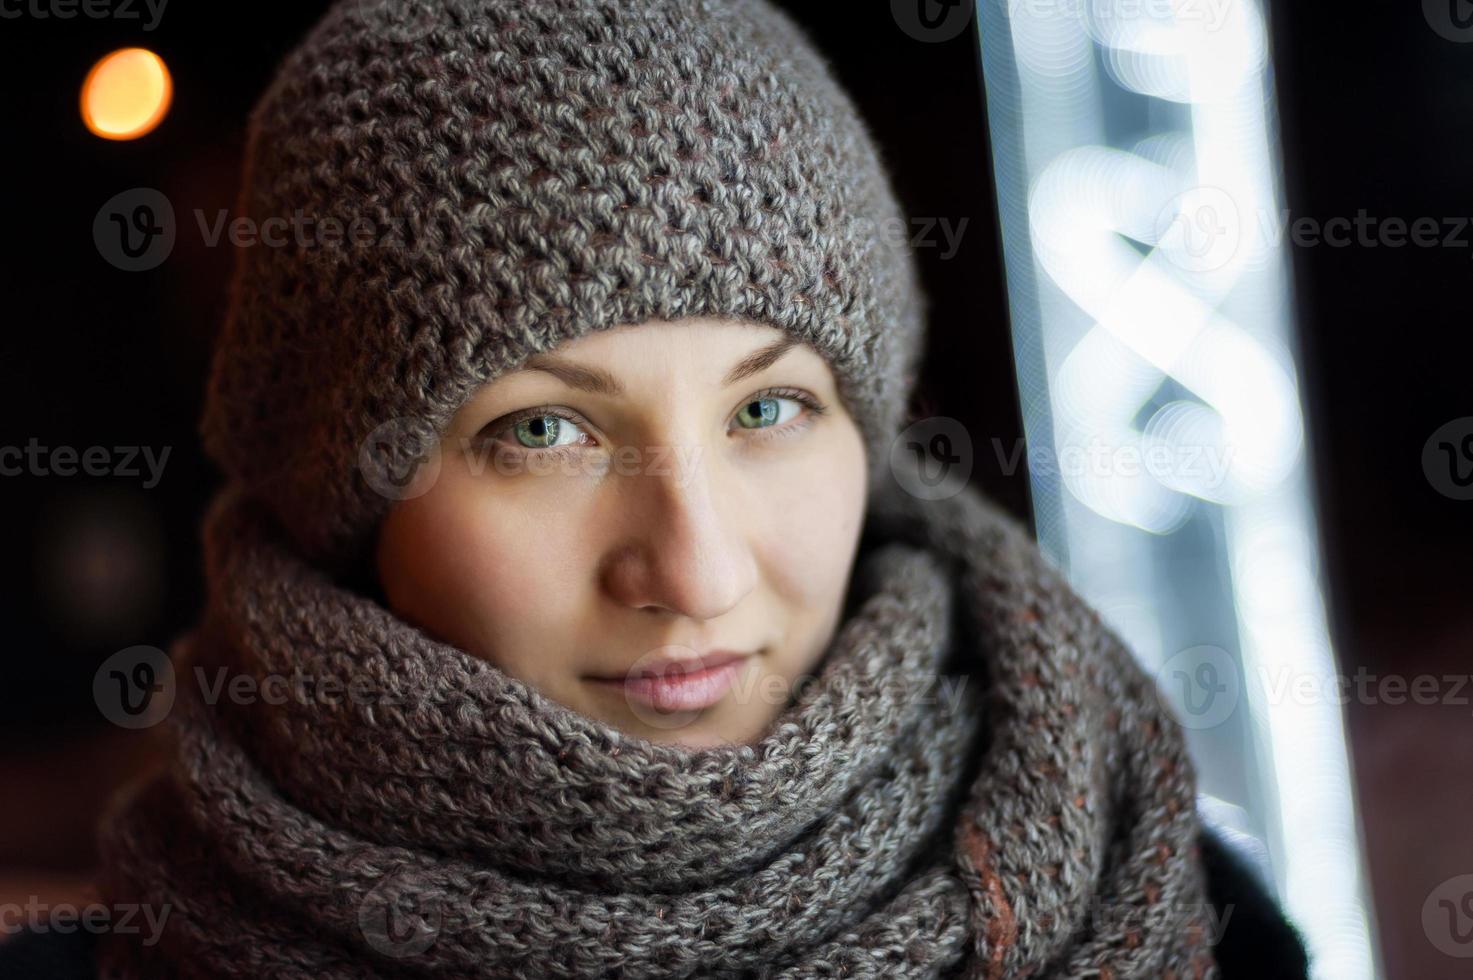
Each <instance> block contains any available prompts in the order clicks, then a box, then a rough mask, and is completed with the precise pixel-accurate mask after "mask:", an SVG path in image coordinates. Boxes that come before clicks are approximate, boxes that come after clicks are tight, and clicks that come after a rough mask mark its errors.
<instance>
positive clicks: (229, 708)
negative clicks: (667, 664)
mask: <svg viewBox="0 0 1473 980" xmlns="http://www.w3.org/2000/svg"><path fill="white" fill-rule="evenodd" d="M867 521H868V523H867V525H866V528H865V531H864V536H863V538H862V540H861V546H860V549H859V552H858V557H857V558H856V563H855V568H854V575H853V576H852V579H851V586H850V594H849V598H848V605H847V606H846V608H845V613H844V619H843V621H842V622H841V624H840V627H839V629H838V630H836V632H835V635H834V638H833V640H832V642H831V645H830V647H829V648H828V650H827V651H826V653H825V655H824V657H823V659H822V660H821V661H820V663H819V665H818V666H817V668H816V669H815V671H814V672H813V674H812V675H811V677H810V678H809V679H810V680H811V683H809V684H807V685H800V686H799V687H798V688H797V689H796V690H795V692H794V693H793V695H792V697H791V698H790V699H789V700H788V702H787V704H786V706H785V707H784V709H783V710H782V712H781V714H780V716H779V717H778V718H777V720H776V721H775V722H774V723H773V724H772V726H771V727H770V728H769V729H768V730H767V732H766V734H765V735H764V736H763V737H761V739H760V740H758V741H755V742H753V743H750V744H745V745H735V744H729V743H728V744H725V745H721V746H717V747H712V748H703V749H699V750H693V749H688V748H681V747H678V746H675V745H671V744H663V743H656V742H652V741H648V740H644V739H641V738H638V737H634V736H630V735H625V734H622V733H620V732H619V731H617V730H615V729H613V728H612V727H611V726H608V725H606V724H603V723H601V722H599V721H596V720H593V719H591V718H588V717H586V716H584V715H581V714H579V713H577V712H575V711H573V710H572V709H570V708H567V707H565V706H563V705H561V704H559V703H557V702H554V701H552V700H551V699H549V698H546V697H543V696H541V695H540V694H539V693H538V692H537V691H536V690H534V689H532V688H531V687H529V686H528V685H526V684H524V683H522V682H520V681H518V680H516V679H514V678H512V677H511V676H509V675H507V674H505V673H503V672H502V671H500V670H499V669H497V668H496V667H494V666H493V665H492V664H490V663H489V662H486V661H483V660H479V659H477V658H474V657H471V656H469V655H468V654H466V653H464V652H462V651H459V650H457V649H455V648H453V647H450V646H447V645H444V644H441V643H439V642H436V641H434V640H433V639H431V638H430V637H428V636H427V635H426V634H424V633H423V632H422V631H420V630H418V629H416V628H413V627H411V626H410V625H408V624H407V623H405V622H403V621H402V620H399V619H398V618H396V617H395V616H393V615H392V614H391V613H390V612H389V611H388V610H386V609H385V608H384V607H383V606H382V605H380V604H379V603H378V602H376V601H374V600H373V599H370V598H367V597H366V596H365V595H364V594H363V593H362V591H361V590H353V589H350V588H346V587H344V586H343V585H342V584H339V583H337V582H335V581H333V580H331V579H329V578H328V577H326V576H325V575H323V574H322V573H321V572H319V571H318V570H317V569H316V568H315V567H314V566H311V565H309V564H307V563H305V562H303V561H302V560H301V559H299V558H298V557H296V555H295V553H294V552H293V551H292V550H291V549H290V548H289V547H288V546H287V545H286V543H285V540H286V539H285V538H284V537H283V536H282V535H281V534H280V532H279V530H278V529H277V528H276V527H275V525H273V524H272V522H271V520H270V519H269V518H268V517H267V516H266V515H265V514H264V512H262V511H260V510H259V509H258V508H257V507H256V506H254V505H253V504H252V503H251V502H250V501H249V500H248V499H247V498H245V497H242V496H239V495H237V494H233V493H230V492H228V491H227V492H222V494H221V496H220V497H219V498H217V500H216V502H215V503H214V504H213V505H212V508H211V510H210V513H209V515H208V516H207V518H206V522H205V544H206V547H205V554H206V571H207V575H208V580H209V585H210V589H209V602H208V606H207V608H206V611H205V615H204V616H203V617H202V618H201V620H200V622H199V624H198V625H197V626H196V628H195V629H194V630H192V631H191V632H190V633H188V634H186V636H185V637H184V638H183V639H182V640H181V641H180V644H179V645H178V647H176V649H175V651H173V656H175V658H176V660H177V668H176V670H177V674H176V676H177V697H176V700H175V704H174V707H173V709H172V711H171V713H170V715H169V717H168V720H167V723H168V724H169V726H170V727H171V729H172V733H173V736H174V740H175V743H176V746H177V752H176V755H175V756H174V757H173V760H172V764H171V765H170V766H169V767H168V768H167V770H166V771H164V772H161V773H158V774H156V775H155V776H154V777H151V778H149V779H147V780H143V781H141V782H139V783H136V784H134V785H132V786H130V787H129V788H128V789H127V790H126V791H124V792H122V793H120V794H119V796H118V797H117V798H115V800H114V803H113V805H112V807H111V808H110V810H109V812H108V814H107V815H106V818H105V820H104V822H103V824H102V828H101V845H102V850H103V855H104V865H103V867H104V872H105V874H104V878H103V887H104V890H105V894H106V895H107V896H109V897H110V898H111V900H112V901H126V900H131V901H135V902H142V903H148V904H150V905H151V906H153V907H154V909H155V914H160V913H162V912H167V919H166V921H165V924H164V927H163V929H162V935H161V938H159V939H158V941H157V942H155V943H153V944H152V945H148V946H145V945H144V944H142V943H141V942H138V941H136V940H133V941H129V940H128V939H126V938H125V937H122V936H112V937H108V941H107V942H108V945H107V946H106V948H105V949H104V952H103V955H104V960H103V962H104V965H105V966H115V967H118V968H119V969H121V971H122V972H121V973H119V974H115V975H118V976H137V977H154V976H169V977H196V976H198V977H249V978H263V977H269V978H298V977H300V978H303V980H305V978H313V980H320V978H344V980H348V978H352V980H363V978H375V977H419V976H433V977H517V978H536V980H542V978H553V977H580V978H606V977H623V978H634V977H651V978H654V977H707V978H736V977H769V978H800V977H874V978H881V977H883V978H886V980H893V978H905V977H916V978H919V977H961V976H967V977H978V978H1001V977H1025V976H1026V977H1032V978H1041V977H1090V978H1095V977H1101V978H1123V977H1151V978H1159V977H1193V978H1202V977H1214V978H1215V977H1216V976H1217V975H1218V974H1217V966H1216V965H1215V963H1214V961H1213V957H1212V951H1211V948H1210V940H1209V938H1208V934H1207V933H1208V930H1207V925H1208V923H1209V921H1210V918H1209V917H1210V914H1211V912H1210V909H1209V906H1208V905H1207V904H1206V902H1207V900H1206V897H1205V884H1204V880H1203V872H1202V867H1201V861H1200V857H1199V854H1198V851H1197V836H1196V835H1197V833H1198V826H1199V824H1198V819H1197V815H1196V811H1195V809H1194V777H1193V773H1192V770H1191V767H1190V764H1189V762H1188V759H1187V756H1186V754H1185V751H1184V747H1183V743H1182V740H1181V738H1180V734H1179V732H1178V730H1177V728H1176V727H1175V725H1174V724H1173V723H1172V721H1171V720H1170V718H1169V717H1168V716H1167V715H1166V714H1165V712H1164V710H1163V709H1162V707H1161V705H1160V703H1159V701H1158V700H1157V697H1156V694H1155V689H1154V687H1153V686H1152V684H1151V682H1150V680H1149V678H1148V677H1147V676H1146V675H1145V674H1144V673H1143V672H1142V671H1141V670H1140V669H1139V668H1138V667H1137V666H1136V665H1135V662H1134V661H1133V659H1132V658H1131V656H1130V654H1129V653H1128V651H1127V650H1126V649H1125V648H1124V647H1123V646H1122V644H1121V642H1120V641H1119V640H1118V639H1117V638H1116V637H1115V635H1114V634H1113V633H1112V632H1111V631H1110V630H1109V629H1108V628H1106V627H1105V626H1104V625H1103V624H1102V623H1101V621H1100V619H1099V618H1098V617H1097V615H1096V614H1095V613H1094V612H1093V611H1092V610H1091V609H1090V608H1089V607H1088V606H1087V605H1086V604H1085V603H1084V602H1083V601H1082V600H1081V599H1080V598H1079V597H1078V596H1077V595H1076V594H1075V593H1073V592H1072V591H1071V590H1070V589H1069V587H1068V586H1067V585H1066V583H1065V582H1064V581H1063V579H1062V578H1061V576H1060V575H1059V573H1058V572H1057V571H1056V570H1055V569H1054V568H1053V567H1052V566H1051V565H1050V564H1049V563H1048V562H1046V561H1045V560H1044V559H1043V557H1042V556H1041V555H1040V553H1039V552H1038V550H1037V548H1036V546H1035V545H1034V543H1033V542H1032V540H1031V538H1030V537H1029V536H1028V534H1027V533H1026V530H1025V529H1024V528H1023V527H1022V526H1021V525H1020V524H1018V523H1017V522H1016V521H1015V520H1014V519H1013V518H1012V517H1011V516H1009V515H1007V514H1006V513H1005V512H1003V511H1001V510H1000V509H999V508H998V507H997V506H996V505H995V504H994V503H992V502H991V501H990V500H988V499H987V498H986V497H984V496H983V495H981V494H980V493H979V492H977V491H975V490H972V489H968V490H966V491H964V492H962V493H960V494H958V495H956V496H954V497H951V498H948V499H945V500H938V501H921V500H917V499H914V498H911V497H908V496H905V495H903V494H899V493H898V492H897V493H896V495H895V496H894V497H893V498H881V497H873V498H872V499H871V503H870V507H869V510H868V517H867ZM222 672H223V673H222ZM240 676H244V677H247V678H251V679H253V682H254V683H259V684H260V687H259V688H256V689H254V690H258V691H259V695H258V696H255V697H246V696H242V695H241V694H240V692H241V691H243V690H245V689H246V687H247V685H246V683H245V682H243V681H238V680H237V681H234V682H232V681H230V680H227V681H226V682H225V683H224V684H221V683H220V679H221V678H222V677H229V678H237V677H240ZM273 677H275V678H276V679H277V684H276V685H275V686H274V687H273V686H272V685H270V684H268V683H267V681H268V679H269V678H273ZM282 678H287V679H289V683H283V682H282V681H281V679H282ZM330 682H336V683H330ZM232 683H235V684H236V693H235V694H232V693H231V684H232ZM209 692H214V693H215V696H214V697H210V696H207V694H208V693H209ZM104 975H105V974H104Z"/></svg>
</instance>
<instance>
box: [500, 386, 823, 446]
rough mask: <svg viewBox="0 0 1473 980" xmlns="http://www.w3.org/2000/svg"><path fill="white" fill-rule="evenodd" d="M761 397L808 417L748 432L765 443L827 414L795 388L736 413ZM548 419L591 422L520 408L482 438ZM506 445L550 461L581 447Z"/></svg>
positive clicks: (556, 411) (566, 413) (770, 391)
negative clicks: (792, 405)
mask: <svg viewBox="0 0 1473 980" xmlns="http://www.w3.org/2000/svg"><path fill="white" fill-rule="evenodd" d="M764 398H791V399H792V400H793V401H795V402H798V403H799V404H801V405H802V406H803V407H805V408H807V409H808V411H809V412H810V413H811V414H810V415H807V416H805V417H803V418H802V419H797V420H793V421H789V422H786V423H784V424H783V425H769V426H762V427H761V428H758V429H752V430H749V431H751V432H752V433H753V435H752V437H751V438H753V439H757V440H760V441H762V442H767V441H770V440H772V439H784V438H787V437H788V436H792V435H797V434H798V433H799V432H802V431H804V430H805V429H807V428H808V427H809V426H810V425H812V424H813V420H814V418H816V417H819V416H822V415H824V414H826V413H827V412H828V407H827V406H825V405H824V404H823V403H822V402H820V401H819V400H818V399H817V398H815V397H813V396H812V395H810V394H809V393H808V392H806V391H803V390H801V389H798V388H764V389H762V390H761V391H758V392H755V393H754V394H752V395H751V396H750V397H748V398H746V399H745V400H744V401H743V402H742V404H741V405H738V406H737V411H741V409H742V407H743V406H745V405H748V404H750V403H751V402H755V401H761V400H762V399H764ZM549 416H550V417H552V418H559V419H565V420H566V421H569V422H572V423H573V424H574V425H578V426H590V427H591V425H592V423H590V422H589V421H588V420H587V419H585V418H584V417H583V416H582V415H579V414H578V413H577V412H574V411H571V410H569V409H564V408H559V407H558V406H556V405H540V406H538V407H536V408H528V409H523V410H522V411H520V412H517V413H515V414H513V415H510V416H508V417H507V419H506V421H505V422H503V423H501V424H500V425H499V426H498V427H497V429H496V431H494V432H491V433H489V434H488V435H486V436H485V438H488V439H495V438H496V437H498V436H501V435H505V434H506V433H508V432H510V431H511V430H512V429H514V428H516V426H517V425H518V424H520V423H522V422H525V421H527V420H528V419H540V418H547V417H549ZM509 445H511V446H512V447H513V449H514V451H516V452H522V453H527V454H529V455H534V454H535V455H543V456H549V457H553V458H561V457H565V456H571V455H572V454H573V453H575V452H577V451H578V450H579V449H580V448H581V447H579V446H576V445H575V446H548V447H544V448H537V447H533V446H523V445H521V444H519V443H509Z"/></svg>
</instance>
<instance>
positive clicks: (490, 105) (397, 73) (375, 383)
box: [200, 0, 924, 565]
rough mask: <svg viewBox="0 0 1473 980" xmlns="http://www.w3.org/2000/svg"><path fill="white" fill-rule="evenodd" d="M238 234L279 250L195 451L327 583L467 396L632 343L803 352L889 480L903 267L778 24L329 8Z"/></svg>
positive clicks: (254, 119)
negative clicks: (615, 336) (784, 334)
mask: <svg viewBox="0 0 1473 980" xmlns="http://www.w3.org/2000/svg"><path fill="white" fill-rule="evenodd" d="M239 210H240V212H241V213H242V214H243V215H245V216H246V217H248V218H250V219H252V221H254V222H255V225H256V227H257V228H259V229H260V231H261V237H262V242H263V243H262V244H259V245H256V246H254V247H249V248H244V249H242V250H241V251H240V252H239V253H238V260H237V265H236V271H235V276H234V280H233V283H232V295H231V302H230V309H229V313H228V316H227V318H226V322H225V325H224V328H223V331H222V333H221V336H220V338H219V340H218V343H217V347H216V352H215V358H214V363H213V372H212V377H211V379H210V382H209V387H208V391H207V394H206V405H205V411H204V415H203V418H202V421H201V423H200V433H201V435H202V436H203V439H204V442H205V446H206V449H207V451H208V452H209V454H210V455H211V456H212V457H213V458H214V460H215V461H216V462H217V463H218V464H219V465H220V466H221V467H222V469H223V470H224V471H225V473H226V475H227V476H228V477H229V478H230V479H232V480H234V481H238V482H239V483H240V484H241V485H242V487H243V488H244V490H245V491H246V492H247V493H249V494H252V495H254V496H256V497H259V498H260V499H262V500H263V501H264V502H265V503H266V504H267V505H268V506H269V507H270V508H271V510H272V511H273V512H274V513H275V515H276V517H277V518H278V519H279V520H280V521H281V523H282V524H283V526H284V527H285V528H286V529H287V531H288V532H289V534H290V535H291V537H292V539H293V540H294V542H295V544H296V545H297V546H298V547H299V548H301V549H302V551H303V553H304V554H306V555H308V556H309V557H311V558H312V559H313V560H316V561H319V562H322V563H324V564H329V565H332V564H337V563H344V562H349V561H355V560H358V559H361V558H362V557H363V556H364V555H366V553H367V551H366V549H367V546H368V544H369V543H370V542H371V540H372V537H373V531H374V528H375V526H376V524H377V521H378V519H379V518H380V517H381V516H382V515H383V514H384V513H385V512H386V511H387V510H388V509H389V507H390V506H392V504H393V503H394V500H395V495H394V492H393V488H394V487H395V486H403V485H404V484H405V482H406V481H407V476H406V474H410V473H412V472H413V467H414V466H415V465H416V462H417V461H420V460H422V459H423V458H424V457H425V456H426V455H427V454H428V452H429V451H430V450H431V449H432V448H433V447H434V445H435V444H436V443H437V441H438V438H439V433H440V432H442V431H443V428H444V426H445V425H446V424H447V423H448V422H449V420H450V418H451V417H452V416H453V415H454V413H455V412H456V410H457V409H458V408H459V407H460V406H461V405H462V404H463V403H464V402H465V401H466V400H467V399H468V398H469V396H470V395H471V394H472V393H473V392H474V391H475V389H476V388H477V387H479V386H480V385H482V384H483V383H485V382H487V381H489V380H491V379H492V378H495V377H497V376H498V375H500V374H503V373H505V372H507V371H509V370H513V369H514V368H516V367H517V366H518V365H519V364H520V363H521V362H523V361H524V360H525V359H526V358H528V357H530V356H531V355H533V354H535V353H537V352H539V351H544V350H548V349H550V348H553V347H555V346H556V345H558V344H560V343H562V342H563V341H566V340H570V339H573V338H575V337H578V336H580V335H583V334H586V333H588V332H589V331H591V330H597V329H600V328H605V327H611V326H614V325H618V324H626V323H639V322H643V321H646V320H676V319H681V318H684V317H692V316H705V317H717V318H744V319H749V320H754V321H758V322H762V323H767V324H771V325H773V326H776V327H778V328H781V329H783V330H786V331H789V332H791V333H792V334H794V335H796V336H797V337H798V338H799V339H801V340H802V341H805V342H808V343H810V344H812V345H813V347H814V348H816V349H817V350H818V352H819V353H820V354H822V355H823V356H824V357H825V358H826V359H827V360H828V362H829V363H830V365H831V366H832V368H833V370H834V374H835V378H836V380H837V384H838V388H839V392H840V395H841V397H842V398H843V400H844V402H845V404H846V407H847V408H848V410H849V411H850V413H851V414H852V415H853V416H854V418H855V420H856V421H857V422H858V424H859V426H860V428H861V430H862V431H863V433H864V435H865V440H866V445H867V447H868V452H869V463H870V472H871V481H872V488H873V485H874V483H873V481H875V480H878V479H880V478H881V475H882V474H883V473H884V472H885V471H886V470H887V460H888V453H889V446H890V443H891V441H892V439H893V437H894V436H895V434H896V433H897V432H898V430H899V428H900V426H901V424H902V423H903V413H904V411H905V407H906V402H907V396H908V394H909V391H910V388H911V385H912V382H913V380H914V374H915V368H916V365H917V362H918V359H919V356H920V351H921V344H922V322H923V314H924V304H923V299H922V296H921V293H920V289H919V287H918V284H917V280H916V272H915V266H914V260H913V256H912V255H911V254H910V253H909V251H908V248H907V246H906V245H905V244H904V242H900V241H896V240H894V238H893V237H892V236H887V235H885V234H883V233H881V231H880V230H881V229H884V228H886V227H890V228H893V227H896V225H895V222H896V221H897V220H898V219H899V218H900V211H899V207H898V205H897V202H896V200H895V198H894V196H893V194H892V191H891V189H890V186H889V180H888V178H887V176H886V173H885V168H884V166H883V164H882V161H881V159H880V157H879V155H878V153H877V151H876V148H875V146H874V143H873V141H872V139H871V138H870V135H869V133H868V131H867V129H866V127H865V125H864V123H863V121H862V120H861V118H860V116H859V115H858V113H857V111H856V110H855V108H854V106H853V104H852V103H851V102H850V100H849V99H848V98H847V96H846V95H845V94H844V93H843V92H842V90H841V89H840V88H839V86H838V84H837V83H836V82H835V80H834V79H833V77H832V74H831V73H830V71H829V69H828V67H827V65H826V64H825V62H824V61H823V59H822V58H821V57H820V55H819V54H818V53H817V52H816V51H815V50H814V49H813V47H812V46H811V44H810V43H809V42H808V41H807V39H806V38H805V37H804V36H803V34H802V33H801V31H800V29H799V28H798V27H797V26H796V24H795V23H794V22H793V21H791V20H790V19H789V17H788V16H787V15H786V14H784V13H782V12H781V11H779V10H777V9H776V8H774V7H773V6H771V5H770V4H769V3H768V2H765V0H340V2H338V3H337V4H335V5H334V6H333V8H332V9H331V10H330V11H329V12H328V14H327V15H326V16H325V17H324V18H323V20H322V21H321V22H320V23H319V24H318V25H317V26H316V27H315V28H314V29H313V31H312V32H311V33H310V35H309V36H308V37H307V39H306V40H305V41H304V42H303V43H302V44H301V45H300V46H299V47H298V48H296V49H295V50H294V51H293V52H292V53H291V54H290V55H289V56H288V57H287V58H286V59H285V61H284V62H283V63H282V65H281V66H280V68H279V70H278V73H277V75H276V77H275V79H274V81H273V83H272V84H271V86H270V87H269V89H268V90H267V91H266V93H265V94H264V96H263V97H262V98H261V100H260V102H259V103H258V104H257V106H256V107H255V109H254V110H253V113H252V115H251V119H250V130H249V142H248V147H247V152H246V161H245V179H244V187H243V189H242V194H241V199H240V203H239ZM289 228H290V229H291V230H290V231H288V229H289ZM268 237H269V239H270V242H269V243H268V242H267V239H268ZM386 476H387V477H388V478H389V480H388V482H387V483H386V481H385V477H386Z"/></svg>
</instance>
